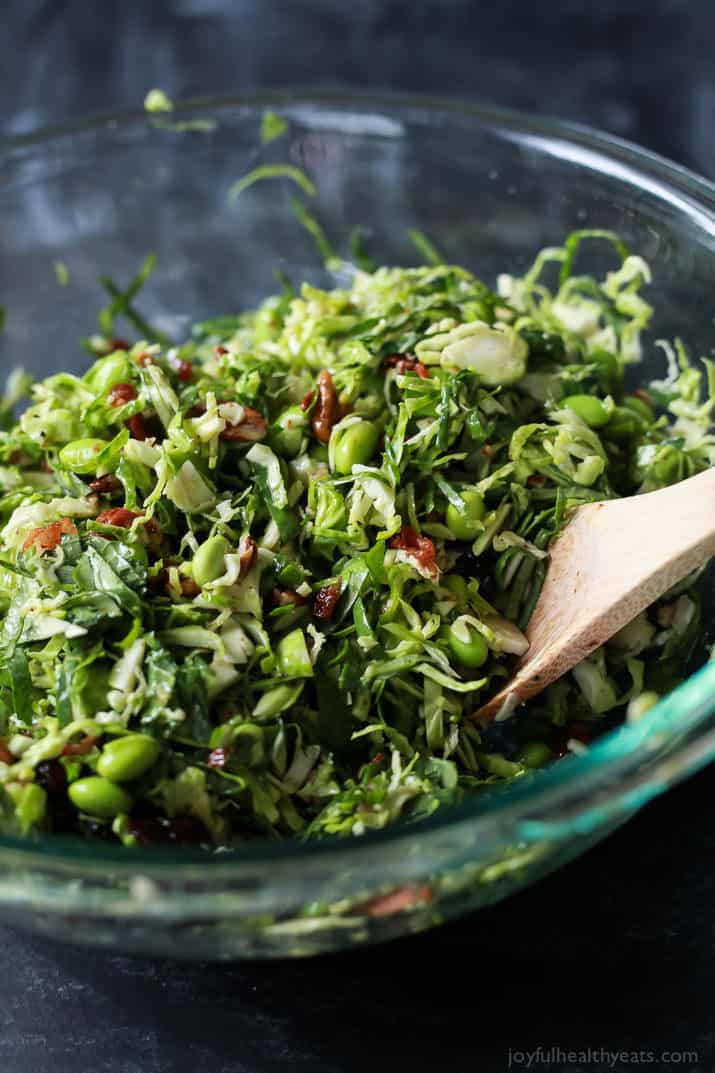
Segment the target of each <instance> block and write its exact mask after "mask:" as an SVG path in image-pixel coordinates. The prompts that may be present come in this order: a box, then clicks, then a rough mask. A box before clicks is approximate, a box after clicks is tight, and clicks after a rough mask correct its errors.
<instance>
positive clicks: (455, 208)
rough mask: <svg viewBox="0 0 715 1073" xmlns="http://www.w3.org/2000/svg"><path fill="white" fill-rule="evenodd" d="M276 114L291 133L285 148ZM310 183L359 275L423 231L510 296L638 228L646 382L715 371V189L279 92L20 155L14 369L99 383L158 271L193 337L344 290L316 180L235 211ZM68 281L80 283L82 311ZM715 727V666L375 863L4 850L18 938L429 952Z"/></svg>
mask: <svg viewBox="0 0 715 1073" xmlns="http://www.w3.org/2000/svg"><path fill="white" fill-rule="evenodd" d="M267 108H270V109H272V110H273V111H275V112H277V113H279V114H280V115H281V116H283V117H284V118H285V119H286V120H287V122H288V131H287V134H286V135H284V136H283V137H282V138H280V139H277V140H276V141H274V142H271V143H270V144H268V145H262V143H261V138H260V127H261V117H262V115H263V113H264V110H265V109H267ZM287 162H290V163H292V164H294V165H297V166H299V167H301V168H304V169H305V170H306V172H307V173H308V174H309V175H310V176H311V177H312V179H313V180H314V181H315V184H316V186H317V196H316V197H315V199H314V206H313V211H314V212H315V213H316V215H317V216H318V218H319V219H320V222H321V224H322V225H323V227H324V228H325V231H326V233H327V234H328V236H329V237H330V239H331V240H332V241H333V243H334V244H335V246H336V248H337V249H338V251H340V252H343V253H348V251H349V246H348V241H347V236H348V235H349V233H350V231H351V229H352V228H354V227H362V228H365V229H366V230H367V232H368V235H369V244H370V247H371V249H372V250H374V251H375V252H376V254H377V256H378V257H379V259H380V260H382V261H384V262H387V263H389V262H396V263H410V262H414V261H415V259H416V258H415V250H414V248H413V246H412V245H411V243H410V240H409V238H408V231H409V229H410V228H413V227H417V228H421V229H423V230H424V231H426V232H427V233H428V234H429V236H430V237H431V238H432V239H433V240H434V241H435V242H436V244H437V245H438V246H439V247H440V248H441V249H442V250H443V251H444V254H445V256H446V257H447V258H448V259H449V260H452V261H455V262H458V263H462V264H465V265H467V266H468V267H470V268H472V269H474V270H475V271H476V272H477V273H478V274H479V275H480V276H482V277H483V278H484V279H486V280H487V281H492V282H493V281H494V279H495V276H496V274H497V272H499V271H505V270H506V271H516V272H518V271H520V270H522V269H524V267H525V266H526V265H527V264H528V263H529V262H530V261H531V259H532V258H533V256H534V254H535V252H536V251H537V250H539V249H540V248H541V247H542V246H545V245H551V244H554V243H559V242H560V241H561V240H562V239H563V238H564V236H565V235H566V234H567V232H569V231H571V230H572V229H573V228H575V227H584V226H586V227H602V228H612V229H614V230H616V231H618V232H620V234H621V235H622V236H623V238H624V239H625V241H626V242H627V243H628V244H629V246H630V247H631V249H632V250H634V251H637V252H638V253H641V254H642V255H643V256H644V257H646V258H647V260H648V261H650V263H651V265H652V266H653V270H654V279H655V282H654V284H653V286H652V288H651V290H650V297H651V300H652V302H653V304H654V306H655V309H656V318H655V325H654V328H655V330H654V332H653V334H652V336H651V343H650V344H649V345H648V347H647V348H646V350H647V357H646V365H645V369H644V374H645V375H650V374H652V373H653V372H654V370H655V368H656V367H657V368H659V369H661V368H662V367H663V358H662V355H661V352H660V351H659V350H657V349H656V348H655V347H654V346H653V345H652V340H653V339H655V338H657V337H658V336H659V335H666V336H668V337H672V336H674V335H678V334H682V336H683V337H684V338H685V339H686V340H688V342H689V343H690V344H691V346H692V348H693V351H694V352H695V353H697V352H700V353H703V352H705V353H707V352H709V351H710V348H711V346H712V343H713V340H714V339H715V329H714V327H713V305H712V293H713V292H712V288H713V278H714V276H715V211H714V210H715V196H714V195H715V187H713V185H712V184H710V183H708V182H706V181H704V180H703V179H699V178H697V177H696V176H694V175H691V174H690V173H689V172H687V171H685V170H684V169H682V168H679V167H677V166H676V165H674V164H669V163H667V162H666V161H664V160H661V159H659V158H658V157H656V156H653V155H652V154H650V153H647V152H645V151H643V150H641V149H637V148H635V147H634V146H631V145H628V144H626V143H625V142H622V141H619V140H616V139H613V138H609V137H607V136H605V135H600V134H595V133H593V132H591V131H589V130H585V129H582V128H578V127H573V126H568V125H566V124H561V123H555V122H552V121H549V120H544V119H540V118H533V117H529V116H523V115H516V114H514V113H510V112H504V111H499V110H496V109H492V108H482V107H479V106H475V105H470V104H461V103H454V102H447V101H431V100H426V99H407V98H403V97H399V96H391V97H378V96H371V97H355V96H339V95H338V96H336V95H324V96H321V95H318V96H316V95H310V96H309V97H302V96H299V95H288V94H254V95H247V96H244V97H241V98H238V99H233V100H221V101H199V102H195V103H193V104H189V105H185V106H179V107H177V109H176V111H175V112H174V113H172V114H171V115H170V116H163V117H159V118H157V117H154V118H152V117H148V116H146V115H144V114H131V115H122V116H117V117H114V118H109V119H104V120H100V121H96V122H92V123H88V124H84V125H80V126H75V127H72V128H69V129H65V130H59V131H53V132H50V133H41V134H39V135H34V136H30V137H24V138H18V139H10V140H5V141H3V142H0V302H1V303H2V305H4V306H5V307H6V309H7V322H6V327H5V332H4V334H3V335H2V336H0V361H2V363H3V365H4V367H5V369H10V368H11V367H13V366H15V365H17V364H22V365H24V366H25V367H26V368H27V369H29V370H30V371H32V372H33V373H36V374H42V375H45V374H48V373H51V372H54V371H57V370H60V369H70V370H75V371H81V370H82V369H84V368H85V367H86V363H87V360H88V359H87V356H86V354H84V352H83V351H82V350H81V349H80V347H79V345H78V340H79V339H80V338H81V337H83V336H86V335H87V334H89V333H91V331H92V330H93V327H94V323H95V321H94V314H95V311H96V310H97V309H99V308H100V307H101V305H103V304H104V302H105V301H106V299H105V297H104V296H103V292H102V290H101V288H100V285H99V282H98V279H99V276H100V275H101V274H102V273H103V272H110V273H111V274H112V275H113V276H114V277H116V278H117V279H118V280H120V281H128V280H129V279H130V278H131V276H132V275H133V274H134V272H135V271H136V269H137V266H138V265H139V263H140V262H141V260H142V259H143V258H144V256H145V255H146V254H147V252H149V251H154V252H156V254H157V256H158V268H157V270H156V272H155V274H154V277H153V278H152V280H151V282H150V284H149V286H148V287H147V289H146V292H143V293H142V296H141V299H140V303H141V305H142V307H143V308H144V309H145V310H146V311H147V313H148V314H149V315H150V316H151V318H152V319H153V320H154V322H155V323H157V324H158V326H160V327H161V328H163V329H164V330H165V331H167V332H168V333H169V334H171V335H172V336H175V337H176V338H180V337H181V336H182V335H183V334H184V333H186V332H187V331H188V330H189V326H190V323H191V321H192V320H197V319H201V318H203V317H206V316H209V315H213V314H219V313H224V312H233V311H235V310H237V309H240V308H243V307H247V306H251V305H252V304H254V303H256V302H257V301H258V300H259V299H260V298H261V297H263V296H264V295H265V294H267V293H269V292H270V291H272V290H273V289H275V276H274V273H275V270H276V269H281V270H283V271H284V272H286V273H287V274H288V275H289V276H290V277H291V278H292V279H294V280H296V281H300V280H302V279H310V280H312V281H314V282H318V283H320V282H329V277H328V276H327V274H326V272H325V269H324V268H323V266H322V262H321V259H320V257H319V256H318V253H317V252H316V249H315V246H314V244H313V242H312V240H311V238H310V236H309V235H308V234H307V233H306V232H305V231H304V230H303V229H302V228H301V227H300V226H299V224H298V223H297V221H296V219H295V217H294V215H293V213H292V210H291V208H290V203H289V197H290V195H291V194H293V193H294V192H295V190H294V188H293V187H292V184H291V183H290V182H288V181H287V180H282V181H267V182H262V183H258V184H256V185H255V186H253V187H251V188H250V189H248V190H246V191H245V192H244V193H243V194H242V195H241V197H240V198H239V199H238V200H237V201H236V202H235V203H234V204H230V203H229V200H228V198H227V192H228V190H229V188H230V186H231V184H232V183H233V182H234V181H235V180H236V179H238V178H240V177H241V176H243V175H244V174H245V173H246V172H247V171H249V169H251V168H254V167H256V166H257V165H259V164H263V163H287ZM57 261H61V262H64V264H65V265H66V266H67V268H68V270H69V276H70V278H69V283H68V284H67V286H65V287H61V286H59V285H58V282H57V279H56V276H55V270H54V264H55V262H57ZM589 267H595V268H598V267H600V266H599V265H598V264H591V265H590V266H589ZM659 355H660V356H659ZM707 600H708V604H707V606H709V608H710V616H709V617H710V619H712V615H713V610H712V609H713V607H714V606H715V604H714V602H713V598H712V597H711V596H708V597H707ZM707 617H708V616H707V615H706V619H707ZM714 712H715V665H713V664H710V665H708V666H706V667H705V668H704V669H701V670H699V671H698V672H697V673H695V674H694V675H693V676H692V677H691V678H690V679H689V680H688V681H687V682H686V683H685V684H684V685H683V686H681V687H680V688H679V689H677V690H676V691H675V692H674V693H672V694H671V695H670V696H668V697H667V698H665V699H664V700H662V701H661V702H660V703H659V704H658V705H657V706H656V707H655V708H654V709H653V710H652V711H651V712H650V713H649V714H648V716H647V718H646V719H644V720H642V721H641V722H639V723H637V724H633V725H630V726H626V727H623V728H621V729H619V730H616V731H614V732H613V733H610V734H608V735H607V736H605V737H603V738H602V739H600V740H599V741H598V742H597V743H596V744H594V745H593V746H592V747H591V748H590V749H589V750H588V752H587V753H586V754H585V755H581V756H572V757H569V758H567V759H564V760H562V761H560V762H559V763H557V764H555V765H554V766H553V767H552V768H550V769H549V770H547V771H542V772H540V773H537V774H535V775H530V776H528V777H524V778H522V779H521V780H519V781H518V782H515V783H514V784H513V785H510V786H507V787H506V788H503V789H501V790H498V791H497V790H495V791H494V792H491V793H490V794H489V795H485V796H483V797H480V798H478V799H474V800H471V801H469V802H467V803H465V804H463V805H462V806H460V807H455V808H450V809H445V810H443V811H441V812H438V813H437V814H436V815H434V816H432V817H431V818H429V819H428V820H425V821H422V822H419V823H415V824H412V825H410V824H401V825H397V826H395V827H393V828H392V829H390V830H387V831H385V832H383V833H377V834H370V835H366V836H365V837H363V838H361V839H353V840H351V841H333V842H325V843H319V844H318V843H313V844H311V843H308V844H304V843H301V842H297V841H286V842H270V843H265V844H261V845H252V846H249V847H246V848H245V849H237V850H235V851H233V852H225V853H220V854H216V855H213V856H211V855H208V854H202V853H201V852H199V851H194V852H191V851H188V850H186V851H183V852H168V851H167V852H163V851H161V852H160V851H149V850H143V851H137V852H131V851H127V850H123V849H121V848H118V847H110V846H108V845H106V844H99V845H97V844H89V843H79V842H76V841H71V840H63V839H61V838H55V839H37V840H34V841H29V840H28V841H22V840H19V839H15V838H10V837H2V838H0V919H2V921H3V923H5V922H7V923H17V924H19V925H22V926H26V927H30V928H32V929H34V930H35V931H38V932H43V933H45V934H51V935H55V936H59V937H64V938H68V939H72V940H74V941H82V942H87V943H94V944H97V945H104V946H108V947H112V948H114V949H119V950H127V951H142V952H145V953H156V954H167V955H171V956H184V957H208V958H216V959H218V958H235V957H245V956H246V957H247V956H278V955H280V956H284V955H299V954H311V953H315V952H317V951H324V950H335V949H339V948H342V947H348V946H351V945H355V944H359V943H364V942H370V941H375V940H380V939H385V938H388V937H391V936H396V935H399V934H403V933H406V932H411V931H418V930H420V929H422V928H427V927H430V926H431V925H434V924H437V923H439V922H440V921H443V920H445V919H447V918H449V917H454V916H457V915H459V914H461V913H464V912H467V911H468V910H472V909H476V908H478V907H479V906H482V905H485V904H488V903H491V902H495V901H497V900H499V899H500V898H503V897H505V895H507V894H509V893H510V892H512V891H514V890H516V889H518V888H519V887H523V886H525V885H526V884H528V883H531V882H533V881H534V880H535V879H536V878H537V877H538V876H541V875H543V874H545V873H546V872H549V871H551V870H553V869H554V868H556V867H558V866H559V865H561V864H563V863H564V862H565V861H567V860H569V859H570V858H572V857H575V856H576V855H577V854H579V853H582V852H583V851H584V850H585V849H587V848H588V847H589V846H591V845H593V844H594V843H595V842H597V841H598V840H599V839H601V838H603V837H604V836H605V835H606V834H608V832H610V831H612V830H613V829H614V828H615V827H617V826H618V825H619V824H621V823H623V822H624V820H626V819H627V818H628V817H629V816H631V815H632V814H633V813H634V812H635V811H636V810H637V809H639V808H640V807H641V806H642V805H643V804H644V803H645V802H646V801H648V800H649V799H650V798H652V797H654V796H656V795H657V794H660V793H662V792H663V790H665V789H666V788H667V787H668V786H669V785H672V784H673V783H674V782H676V781H677V780H678V779H681V778H683V776H684V775H686V774H688V773H690V772H692V771H694V770H696V769H697V768H698V767H700V766H701V765H703V764H704V763H706V762H707V761H708V760H709V759H710V758H711V757H712V755H713V752H714V751H715V717H714V714H713V713H714ZM625 881H626V880H625V879H624V882H625ZM388 894H389V895H391V896H390V897H387V898H385V897H379V896H382V895H388ZM376 899H377V900H376Z"/></svg>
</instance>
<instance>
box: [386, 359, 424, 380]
mask: <svg viewBox="0 0 715 1073" xmlns="http://www.w3.org/2000/svg"><path fill="white" fill-rule="evenodd" d="M383 364H385V365H387V366H389V367H391V368H394V369H397V371H398V373H401V374H404V373H417V375H418V376H419V377H420V379H421V380H427V379H429V372H428V371H427V366H426V365H425V364H424V363H423V362H421V361H418V359H417V358H416V357H415V355H414V354H388V355H387V357H386V358H385V360H384V363H383Z"/></svg>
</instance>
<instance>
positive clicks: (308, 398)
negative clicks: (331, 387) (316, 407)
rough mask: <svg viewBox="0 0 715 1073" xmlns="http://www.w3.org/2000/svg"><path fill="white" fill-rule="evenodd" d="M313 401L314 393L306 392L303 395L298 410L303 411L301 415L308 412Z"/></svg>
mask: <svg viewBox="0 0 715 1073" xmlns="http://www.w3.org/2000/svg"><path fill="white" fill-rule="evenodd" d="M314 401H315V392H314V391H306V393H305V395H304V396H303V400H302V402H301V404H300V408H301V410H302V411H303V413H306V411H308V410H309V409H310V408H311V406H312V405H313V403H314Z"/></svg>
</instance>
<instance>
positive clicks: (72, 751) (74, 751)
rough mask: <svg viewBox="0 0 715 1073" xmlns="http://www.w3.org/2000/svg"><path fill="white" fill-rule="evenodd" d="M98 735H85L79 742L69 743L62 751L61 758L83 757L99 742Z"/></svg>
mask: <svg viewBox="0 0 715 1073" xmlns="http://www.w3.org/2000/svg"><path fill="white" fill-rule="evenodd" d="M99 737H100V735H99V734H87V735H85V737H84V738H82V739H81V741H70V742H68V743H67V745H65V747H64V749H63V750H62V755H63V756H85V755H86V754H87V753H88V752H89V751H90V750H91V749H93V748H94V747H95V745H96V744H97V742H98V741H99Z"/></svg>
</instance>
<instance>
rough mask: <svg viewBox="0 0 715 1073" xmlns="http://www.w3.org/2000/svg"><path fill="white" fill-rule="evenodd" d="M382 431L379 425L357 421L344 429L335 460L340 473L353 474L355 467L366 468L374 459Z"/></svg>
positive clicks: (337, 445)
mask: <svg viewBox="0 0 715 1073" xmlns="http://www.w3.org/2000/svg"><path fill="white" fill-rule="evenodd" d="M379 436H380V431H379V429H378V427H377V425H371V424H370V423H369V422H367V421H356V422H355V423H354V424H352V425H348V427H347V428H345V429H342V430H341V432H340V434H339V437H338V441H337V443H336V444H335V449H334V451H333V458H334V460H335V469H336V470H337V472H338V473H345V474H347V473H352V471H353V466H364V465H365V464H366V463H367V462H369V461H370V459H371V458H372V456H373V454H374V452H375V448H376V447H377V441H378V439H379Z"/></svg>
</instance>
